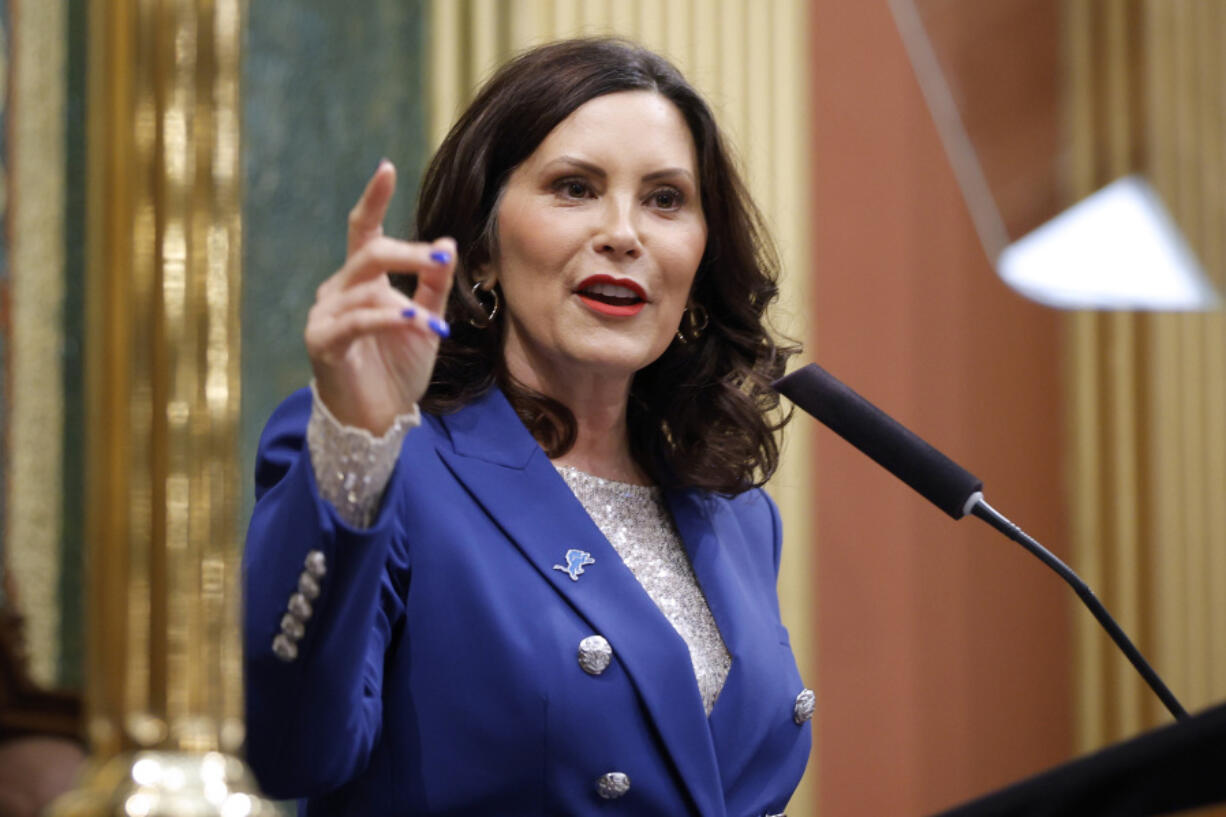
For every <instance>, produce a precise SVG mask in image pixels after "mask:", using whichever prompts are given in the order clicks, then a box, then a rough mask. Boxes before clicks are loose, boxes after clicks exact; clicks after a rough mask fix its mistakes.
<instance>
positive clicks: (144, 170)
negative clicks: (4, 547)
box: [53, 0, 270, 817]
mask: <svg viewBox="0 0 1226 817" xmlns="http://www.w3.org/2000/svg"><path fill="white" fill-rule="evenodd" d="M241 32H242V6H241V0H93V2H91V3H90V5H89V37H90V39H89V46H88V47H89V54H88V56H89V69H90V70H89V77H88V102H89V122H88V126H87V127H88V173H89V178H88V199H87V237H86V239H87V246H88V252H87V254H86V257H87V259H88V261H87V264H88V267H87V286H86V294H87V327H86V332H87V339H88V340H87V348H88V359H87V365H86V370H87V372H88V383H87V384H86V390H87V398H88V399H87V405H88V406H89V407H90V416H89V418H88V426H87V452H86V453H87V468H88V472H87V485H86V491H87V520H86V522H87V524H86V530H88V531H89V532H90V535H91V540H90V542H89V549H88V557H87V559H88V561H87V564H86V575H87V580H88V598H87V607H86V609H87V611H88V622H87V640H88V645H89V654H88V663H87V673H86V718H87V733H88V737H89V742H90V748H91V761H92V763H91V773H90V774H89V775H88V777H87V781H86V784H85V786H84V787H83V788H81V789H78V790H77V791H75V792H72V793H70V794H69V795H67V796H66V797H65V798H63V799H62V800H60V801H58V802H57V804H56V806H55V807H54V809H53V813H55V814H64V815H69V814H71V815H78V814H80V815H86V814H89V815H94V814H127V815H131V816H132V817H143V816H144V815H164V814H165V815H169V814H186V813H191V814H227V815H233V817H245V815H249V814H258V813H261V812H264V811H266V810H267V809H268V808H270V807H269V806H268V805H267V804H265V803H264V802H263V801H261V800H259V799H258V798H257V797H254V796H252V792H254V788H253V786H252V783H251V780H250V778H249V776H248V775H247V773H246V771H245V769H244V767H243V765H242V764H241V762H239V761H238V760H237V759H236V758H234V757H232V756H229V755H227V754H224V753H225V752H232V751H234V750H236V749H237V748H238V745H239V743H240V742H241V739H242V720H241V701H240V686H239V684H240V672H241V670H240V665H239V656H238V646H237V644H238V638H237V620H236V612H237V611H236V608H237V594H236V593H235V592H234V590H233V587H234V586H235V584H236V582H235V579H236V572H237V565H238V558H237V545H236V540H237V495H236V494H237V424H238V405H239V404H238V400H239V388H238V387H239V383H238V377H239V357H238V352H239V324H238V308H239V283H240V258H241V255H240V240H241V229H240V221H239V219H240V200H239V181H240V175H239V174H240V163H239V96H238V79H239V43H240V38H241Z"/></svg>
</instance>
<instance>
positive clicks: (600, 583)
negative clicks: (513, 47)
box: [244, 40, 813, 817]
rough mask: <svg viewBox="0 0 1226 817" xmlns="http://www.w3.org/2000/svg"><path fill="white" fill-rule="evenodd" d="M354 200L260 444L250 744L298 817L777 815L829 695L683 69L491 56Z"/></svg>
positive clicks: (744, 259)
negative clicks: (338, 258) (802, 648)
mask: <svg viewBox="0 0 1226 817" xmlns="http://www.w3.org/2000/svg"><path fill="white" fill-rule="evenodd" d="M395 183H396V179H395V170H394V168H393V167H392V166H391V165H390V164H389V163H387V162H383V163H381V164H380V165H379V167H378V169H377V170H376V171H375V173H374V176H373V177H372V178H371V180H370V182H369V184H368V185H367V187H366V190H365V192H364V193H363V195H362V197H361V199H360V200H359V201H358V203H357V205H356V206H355V207H354V209H353V211H352V214H351V216H350V219H349V241H348V248H349V249H348V256H347V258H346V260H345V263H344V265H343V266H342V267H341V268H340V269H339V270H338V271H337V272H336V273H335V274H334V275H332V276H331V277H330V278H328V279H327V280H326V281H325V282H324V283H323V284H322V285H321V286H320V287H319V290H318V294H317V298H316V302H315V305H314V307H313V308H312V309H311V312H310V316H309V318H308V320H307V326H306V331H305V338H306V346H307V351H308V353H309V355H310V358H311V364H312V367H313V371H314V381H313V383H312V385H311V388H310V389H304V390H302V391H301V392H299V393H297V394H295V395H293V396H291V397H290V398H289V399H288V400H287V401H286V402H285V403H283V404H282V405H281V406H280V407H279V408H278V409H277V411H276V412H275V414H274V415H273V416H272V418H271V420H270V421H269V423H268V426H267V428H266V429H265V431H264V434H263V437H262V438H261V442H260V453H259V461H258V464H257V467H256V482H257V503H256V507H255V513H254V516H253V518H252V521H251V527H250V531H249V533H248V538H247V550H246V557H245V579H244V580H245V601H246V604H245V611H244V619H245V620H244V637H245V667H246V691H247V720H248V756H249V760H250V763H251V765H252V767H253V769H254V770H255V772H256V774H257V776H258V778H259V780H260V782H261V783H262V784H263V786H264V787H265V790H266V791H267V792H268V793H270V794H273V795H276V796H281V797H300V798H306V801H305V804H304V808H305V813H306V814H309V815H342V814H344V815H442V814H446V815H474V816H475V815H489V816H490V817H493V816H494V815H498V817H507V816H508V815H543V814H559V815H580V814H627V815H682V814H700V815H709V816H710V817H716V816H718V817H724V815H728V817H748V816H749V815H755V816H758V815H764V814H775V813H778V812H781V811H782V810H783V807H784V805H785V804H786V803H787V800H788V798H789V797H790V795H791V793H792V791H793V789H794V788H795V786H796V784H797V783H798V782H799V780H800V777H801V774H802V772H803V770H804V767H805V763H806V761H807V759H808V754H809V746H810V733H809V725H808V720H809V718H810V717H811V715H812V712H813V694H812V692H810V691H808V690H806V689H805V688H804V685H803V684H802V682H801V679H800V676H799V673H798V671H797V667H796V662H795V660H794V658H793V656H792V651H791V648H790V646H789V643H788V636H787V631H786V630H785V629H784V627H783V625H782V623H781V621H780V617H779V603H778V598H777V595H776V590H775V585H776V577H777V574H778V570H779V559H780V550H781V541H782V539H781V531H780V527H779V516H778V514H777V512H776V510H775V507H774V505H773V504H772V502H771V501H770V499H769V498H768V497H767V496H766V494H765V493H763V491H762V490H761V488H760V487H759V486H760V485H761V484H762V482H764V481H765V480H766V478H767V477H769V475H770V474H771V473H772V471H773V470H774V468H775V465H776V462H777V457H778V447H777V443H776V440H775V434H776V432H777V431H778V430H779V426H780V425H781V423H780V422H779V421H778V419H777V416H776V413H775V412H776V411H777V408H778V406H777V398H776V397H775V395H774V394H773V392H771V390H770V389H769V387H768V386H767V383H768V382H769V381H770V380H771V379H773V378H775V377H777V376H778V375H779V374H781V373H782V370H783V367H784V364H785V362H786V359H787V357H788V356H789V355H790V354H791V352H792V349H791V348H789V347H784V346H780V345H779V344H778V343H777V342H776V340H774V339H773V338H772V337H771V335H770V333H769V332H768V331H767V329H766V327H765V325H764V311H765V310H766V308H767V306H768V304H770V303H771V301H772V300H773V299H774V298H775V296H776V285H775V278H776V273H777V270H776V262H775V260H774V256H773V254H772V252H771V250H770V247H769V242H768V239H767V237H766V235H765V233H764V231H763V229H762V226H761V223H760V216H759V215H758V213H757V210H756V209H755V208H754V206H753V204H752V202H751V201H750V200H749V198H748V196H747V195H746V192H745V189H744V186H743V184H742V182H741V180H740V179H739V177H738V175H737V172H736V169H735V167H734V165H733V163H732V161H731V160H730V158H729V155H728V152H727V149H726V147H725V145H724V142H723V140H722V138H721V136H720V133H719V130H718V128H717V127H716V125H715V122H714V120H713V118H712V115H711V112H710V110H709V109H708V107H707V106H706V104H705V103H704V102H703V101H702V99H701V98H700V97H699V96H698V95H697V93H696V92H695V91H694V90H693V88H691V87H690V85H689V84H688V83H687V82H686V81H685V80H684V78H683V77H682V76H681V75H680V73H679V72H678V71H677V70H676V69H675V68H674V67H673V66H672V65H670V64H669V63H668V62H666V61H665V60H663V59H662V58H660V57H658V56H657V55H655V54H652V53H651V52H648V51H645V50H643V49H641V48H639V47H638V46H635V45H632V44H629V43H626V42H623V41H619V40H575V41H566V42H559V43H555V44H551V45H547V46H544V47H541V48H538V49H536V50H533V51H530V52H528V53H526V54H524V55H522V56H520V57H518V58H517V59H515V60H514V61H512V62H510V63H509V64H507V65H506V66H504V67H503V68H502V69H501V70H500V71H499V72H498V73H497V74H496V75H495V76H494V77H493V78H492V79H491V80H490V81H489V82H488V83H487V84H486V86H485V87H484V89H483V90H482V91H481V92H480V94H479V95H478V97H477V99H476V101H475V102H473V104H472V105H471V107H469V109H468V110H467V111H466V112H465V113H464V114H463V116H462V117H461V118H460V120H459V122H458V123H457V124H456V125H455V127H454V128H453V129H452V131H451V133H450V134H449V135H448V137H447V138H446V140H445V141H444V143H443V145H442V147H441V148H440V149H439V151H438V153H437V155H435V157H434V159H433V161H432V162H431V164H430V166H429V169H428V170H427V172H426V176H425V179H424V181H423V184H422V188H421V195H420V200H419V203H418V207H417V215H416V230H415V234H416V236H417V238H418V240H416V241H399V240H395V239H392V238H390V237H387V236H385V235H384V234H383V230H382V222H383V217H384V213H385V211H386V209H387V205H388V202H389V200H390V199H391V197H392V193H393V190H394V187H395Z"/></svg>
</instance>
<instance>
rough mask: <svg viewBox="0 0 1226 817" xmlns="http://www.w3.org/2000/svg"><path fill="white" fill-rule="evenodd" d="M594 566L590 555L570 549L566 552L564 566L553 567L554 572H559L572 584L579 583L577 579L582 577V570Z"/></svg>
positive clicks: (583, 551)
mask: <svg viewBox="0 0 1226 817" xmlns="http://www.w3.org/2000/svg"><path fill="white" fill-rule="evenodd" d="M594 564H596V560H595V559H593V558H592V554H590V553H588V552H587V551H586V550H577V549H576V548H571V549H570V550H568V551H566V564H565V565H554V566H553V569H554V570H561V571H562V572H563V573H565V574H566V575H568V576H570V580H571V581H572V582H577V581H579V577H580V576H582V575H583V568H584V567H586V566H587V565H594Z"/></svg>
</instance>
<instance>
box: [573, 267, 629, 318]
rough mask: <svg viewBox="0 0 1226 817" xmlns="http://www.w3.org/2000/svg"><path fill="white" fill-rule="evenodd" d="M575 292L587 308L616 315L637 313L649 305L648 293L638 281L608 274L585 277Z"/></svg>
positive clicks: (626, 315) (622, 315)
mask: <svg viewBox="0 0 1226 817" xmlns="http://www.w3.org/2000/svg"><path fill="white" fill-rule="evenodd" d="M575 294H576V295H578V296H579V300H580V301H582V302H583V304H584V306H586V307H587V308H589V309H591V310H593V311H595V312H599V313H600V314H602V315H612V316H615V317H628V316H630V315H636V314H638V312H639V311H640V310H641V309H642V308H643V307H644V306H646V305H647V295H646V293H645V292H643V288H642V287H640V286H639V285H638V284H637V283H635V282H634V281H631V280H628V279H625V278H612V277H610V276H608V275H593V276H592V277H590V278H585V279H584V280H583V281H582V283H580V284H579V288H578V289H577V290H575Z"/></svg>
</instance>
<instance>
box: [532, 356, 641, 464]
mask: <svg viewBox="0 0 1226 817" xmlns="http://www.w3.org/2000/svg"><path fill="white" fill-rule="evenodd" d="M508 364H510V365H508V369H509V370H510V374H511V376H512V377H513V378H515V380H517V381H518V382H520V383H522V384H523V385H524V386H526V387H528V388H530V389H532V390H534V391H537V392H540V393H541V394H544V395H545V396H546V397H551V398H553V399H554V400H557V401H559V402H560V403H562V404H563V405H564V406H566V407H567V408H568V409H570V412H571V414H572V415H574V418H575V432H576V433H575V443H574V445H572V446H571V448H570V450H568V451H567V452H566V453H565V454H563V455H562V456H560V457H558V458H556V459H555V460H554V462H555V463H556V464H558V465H566V466H570V467H572V468H577V469H578V470H580V471H583V472H584V473H587V474H591V475H593V476H597V477H601V478H602V479H609V480H614V481H617V482H629V483H632V484H635V485H650V484H651V479H650V478H649V477H648V475H647V473H646V472H645V471H643V469H642V468H641V467H639V464H638V463H637V462H636V461H635V459H634V456H633V455H632V454H631V453H630V434H629V429H628V427H627V423H626V405H627V402H628V400H629V396H630V382H631V377H629V376H627V377H620V378H610V377H608V376H603V375H599V374H596V373H594V372H591V371H580V372H575V373H572V374H571V375H569V376H568V375H562V374H560V373H556V372H554V373H552V376H542V373H541V371H540V370H539V369H537V368H535V367H525V366H516V365H514V364H513V363H512V362H511V361H510V360H508Z"/></svg>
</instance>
